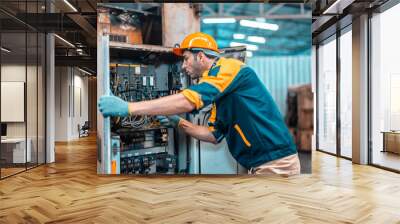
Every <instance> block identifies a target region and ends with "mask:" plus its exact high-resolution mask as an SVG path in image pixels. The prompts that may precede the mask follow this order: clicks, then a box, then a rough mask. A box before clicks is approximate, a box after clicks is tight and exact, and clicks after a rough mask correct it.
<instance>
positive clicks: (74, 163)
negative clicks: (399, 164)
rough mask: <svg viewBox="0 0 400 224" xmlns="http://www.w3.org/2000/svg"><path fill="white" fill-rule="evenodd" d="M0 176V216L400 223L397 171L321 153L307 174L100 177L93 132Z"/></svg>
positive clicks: (19, 219) (1, 219) (25, 219)
mask: <svg viewBox="0 0 400 224" xmlns="http://www.w3.org/2000/svg"><path fill="white" fill-rule="evenodd" d="M56 158H57V162H56V163H55V164H51V165H47V166H42V167H39V168H36V169H33V170H30V171H28V172H26V173H22V174H19V175H17V176H14V177H11V178H8V179H5V180H2V181H0V223H43V222H48V223H374V224H375V223H385V224H386V223H400V221H399V220H400V175H398V174H395V173H390V172H387V171H383V170H380V169H377V168H373V167H368V166H358V165H352V164H351V163H350V161H347V160H343V159H337V158H335V157H332V156H329V155H326V154H322V153H318V152H316V153H314V154H313V174H312V175H303V176H298V177H293V178H283V177H248V176H241V177H215V176H211V177H210V176H207V177H204V176H203V177H199V176H195V177H157V178H154V177H152V178H146V177H126V176H119V177H118V176H113V177H102V176H97V174H96V144H95V138H93V137H91V138H86V139H84V140H81V141H76V142H71V143H69V144H57V148H56Z"/></svg>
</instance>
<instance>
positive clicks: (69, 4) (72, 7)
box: [64, 0, 78, 12]
mask: <svg viewBox="0 0 400 224" xmlns="http://www.w3.org/2000/svg"><path fill="white" fill-rule="evenodd" d="M64 2H65V4H67V5H68V6H69V7H70V8H71V9H72V10H74V12H78V10H77V9H76V8H75V7H74V6H73V5H72V4H71V3H70V2H69V1H68V0H64Z"/></svg>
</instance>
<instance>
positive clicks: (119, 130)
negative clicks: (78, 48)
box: [109, 48, 183, 174]
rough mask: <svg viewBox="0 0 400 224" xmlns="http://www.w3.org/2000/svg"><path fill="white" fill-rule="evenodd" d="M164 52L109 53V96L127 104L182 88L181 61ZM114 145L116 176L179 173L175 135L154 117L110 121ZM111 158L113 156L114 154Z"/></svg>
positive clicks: (141, 50) (128, 50)
mask: <svg viewBox="0 0 400 224" xmlns="http://www.w3.org/2000/svg"><path fill="white" fill-rule="evenodd" d="M169 50H170V49H167V48H165V51H161V52H160V51H152V50H151V49H113V48H112V49H111V55H110V68H109V71H110V73H109V75H110V77H109V80H110V85H109V88H110V90H111V94H113V95H115V96H117V97H120V98H121V99H123V100H125V101H128V102H141V101H146V100H154V99H157V98H160V97H164V96H168V95H171V94H175V93H177V92H178V91H180V90H181V88H182V86H183V85H182V82H183V79H182V77H183V75H182V73H181V71H180V67H181V66H180V60H179V58H177V57H176V56H174V55H173V54H171V52H169ZM110 129H111V135H112V136H117V137H116V138H112V142H111V144H112V145H113V141H119V144H118V145H119V146H118V148H119V153H118V158H114V157H113V156H112V157H113V158H114V159H113V160H112V161H115V162H112V164H111V166H112V169H113V166H114V164H113V163H115V164H116V165H115V166H118V167H116V168H115V170H116V171H115V172H116V173H120V174H156V173H157V174H173V173H177V172H178V167H177V160H178V149H177V147H178V146H177V145H175V142H174V136H175V135H176V133H175V131H174V130H173V129H172V128H167V127H163V126H162V125H161V124H160V123H159V121H158V120H157V119H156V117H154V116H147V115H135V116H128V117H115V118H111V120H110ZM113 155H116V154H115V153H113Z"/></svg>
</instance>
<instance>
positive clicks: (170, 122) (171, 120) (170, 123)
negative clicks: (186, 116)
mask: <svg viewBox="0 0 400 224" xmlns="http://www.w3.org/2000/svg"><path fill="white" fill-rule="evenodd" d="M156 118H157V120H159V121H160V124H161V125H162V126H165V127H168V128H177V127H178V126H179V123H180V122H181V120H182V118H181V117H179V116H178V115H172V116H157V117H156Z"/></svg>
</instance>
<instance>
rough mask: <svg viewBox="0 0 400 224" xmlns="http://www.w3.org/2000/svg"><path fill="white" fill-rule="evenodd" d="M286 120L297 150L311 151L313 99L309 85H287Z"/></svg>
mask: <svg viewBox="0 0 400 224" xmlns="http://www.w3.org/2000/svg"><path fill="white" fill-rule="evenodd" d="M287 108H288V110H287V117H286V121H287V124H288V126H289V130H290V132H291V133H292V135H293V136H295V142H296V144H297V148H298V150H302V151H311V148H312V135H313V132H314V131H313V130H314V100H313V93H312V89H311V85H310V84H307V85H300V86H293V87H289V89H288V101H287Z"/></svg>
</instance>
